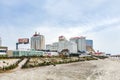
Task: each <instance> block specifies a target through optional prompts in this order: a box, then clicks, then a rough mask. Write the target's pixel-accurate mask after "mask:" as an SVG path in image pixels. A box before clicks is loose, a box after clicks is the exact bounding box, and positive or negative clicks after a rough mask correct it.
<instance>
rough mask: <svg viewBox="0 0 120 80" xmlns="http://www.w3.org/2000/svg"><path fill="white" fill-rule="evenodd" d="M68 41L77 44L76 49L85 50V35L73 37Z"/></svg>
mask: <svg viewBox="0 0 120 80" xmlns="http://www.w3.org/2000/svg"><path fill="white" fill-rule="evenodd" d="M70 41H72V42H75V43H76V44H77V50H78V51H86V38H85V37H82V36H81V37H73V38H71V39H70Z"/></svg>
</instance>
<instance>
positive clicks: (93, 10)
mask: <svg viewBox="0 0 120 80" xmlns="http://www.w3.org/2000/svg"><path fill="white" fill-rule="evenodd" d="M119 4H120V0H0V37H1V38H2V45H3V46H8V48H9V49H15V47H16V42H17V41H18V38H30V37H32V35H33V34H34V33H35V32H39V33H40V34H42V35H44V36H45V42H46V44H52V43H53V42H57V41H58V36H60V35H63V36H65V37H66V38H67V39H68V40H69V38H71V37H75V36H85V37H86V39H92V40H93V42H94V49H95V50H99V51H101V52H106V53H111V54H120V9H119V8H120V5H119ZM22 45H23V44H22ZM23 46H29V44H28V45H23Z"/></svg>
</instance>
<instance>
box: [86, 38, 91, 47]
mask: <svg viewBox="0 0 120 80" xmlns="http://www.w3.org/2000/svg"><path fill="white" fill-rule="evenodd" d="M86 46H88V47H91V48H93V40H86Z"/></svg>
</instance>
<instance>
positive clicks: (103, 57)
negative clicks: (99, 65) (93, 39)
mask: <svg viewBox="0 0 120 80" xmlns="http://www.w3.org/2000/svg"><path fill="white" fill-rule="evenodd" d="M95 57H97V58H99V59H105V58H108V57H107V56H95Z"/></svg>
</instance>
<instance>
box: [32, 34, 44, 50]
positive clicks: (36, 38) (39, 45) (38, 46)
mask: <svg viewBox="0 0 120 80" xmlns="http://www.w3.org/2000/svg"><path fill="white" fill-rule="evenodd" d="M31 49H35V50H43V49H45V37H44V36H43V35H40V34H39V33H37V32H35V34H34V35H33V36H32V37H31Z"/></svg>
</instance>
